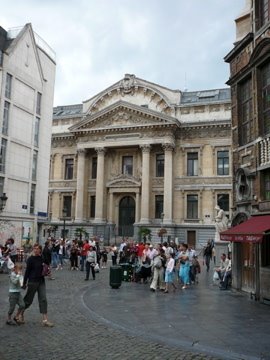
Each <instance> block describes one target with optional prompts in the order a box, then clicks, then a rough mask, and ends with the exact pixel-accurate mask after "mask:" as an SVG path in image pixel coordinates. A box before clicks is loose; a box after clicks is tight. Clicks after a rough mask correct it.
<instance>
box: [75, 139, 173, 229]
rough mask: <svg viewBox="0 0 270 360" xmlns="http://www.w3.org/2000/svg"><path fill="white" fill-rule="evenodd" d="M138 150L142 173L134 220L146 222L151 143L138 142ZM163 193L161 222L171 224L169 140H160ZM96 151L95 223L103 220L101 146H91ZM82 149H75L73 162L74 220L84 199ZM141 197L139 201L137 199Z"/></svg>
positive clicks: (103, 151) (80, 215)
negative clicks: (75, 159) (74, 167)
mask: <svg viewBox="0 0 270 360" xmlns="http://www.w3.org/2000/svg"><path fill="white" fill-rule="evenodd" d="M140 148H141V151H142V177H141V193H139V192H136V213H135V221H136V223H140V224H149V222H150V193H151V184H150V153H151V144H143V145H140ZM163 149H164V155H165V156H164V157H165V163H164V197H163V204H164V206H163V212H164V217H163V223H164V224H172V222H173V150H174V145H173V144H164V145H163ZM95 150H96V152H97V180H96V207H95V219H94V222H95V223H105V222H106V215H105V205H104V192H105V188H104V186H105V157H106V155H105V154H106V150H107V148H105V147H99V148H96V149H95ZM85 154H86V150H85V149H79V150H78V162H77V189H76V190H77V196H76V204H75V221H76V222H81V221H83V209H84V199H85V191H84V189H85V161H86V157H85ZM113 200H114V199H113V193H112V192H110V193H109V214H108V219H107V220H108V221H109V222H113ZM140 200H141V201H140Z"/></svg>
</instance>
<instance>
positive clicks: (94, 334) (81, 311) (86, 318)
mask: <svg viewBox="0 0 270 360" xmlns="http://www.w3.org/2000/svg"><path fill="white" fill-rule="evenodd" d="M54 275H55V278H56V279H55V280H54V281H50V280H47V281H46V283H47V297H48V303H49V319H50V320H51V321H53V322H54V323H55V327H53V328H44V327H42V326H41V316H40V314H39V311H38V303H37V299H35V300H34V303H33V304H32V306H31V307H30V308H29V309H28V310H27V312H26V324H25V325H21V326H7V325H6V324H5V320H6V312H7V309H8V276H7V275H4V274H0V305H1V316H0V360H11V359H12V360H32V359H35V360H36V359H43V358H45V359H46V360H54V359H55V360H62V359H65V360H69V359H72V360H80V359H82V360H83V359H105V360H106V359H123V360H124V359H145V360H147V359H149V360H150V359H151V360H152V359H170V360H172V359H186V360H189V359H194V360H199V359H231V358H234V359H236V357H235V356H234V357H231V356H230V355H228V354H226V351H225V352H224V354H223V355H222V352H221V353H220V356H216V355H215V354H216V353H215V352H213V353H211V348H210V347H206V348H205V351H204V350H203V347H200V348H197V347H196V342H194V344H191V345H190V347H189V348H187V347H186V346H184V345H185V344H184V343H181V342H179V343H177V341H173V340H174V336H175V335H176V336H175V338H176V339H177V338H179V339H181V337H182V334H181V333H179V334H174V336H173V332H172V333H170V332H169V331H167V327H166V326H165V324H164V319H162V318H161V324H160V326H159V330H160V329H161V328H162V324H163V325H164V336H163V338H162V337H158V336H156V337H155V336H152V334H151V333H152V332H153V335H154V334H155V331H156V328H155V327H156V324H155V323H153V327H152V330H151V321H150V319H151V316H153V313H152V314H151V312H149V311H148V309H149V308H148V306H149V304H147V299H148V298H149V299H151V296H152V295H154V296H156V298H157V302H155V303H156V309H155V308H151V309H152V310H153V311H157V314H158V312H159V311H160V310H161V308H160V306H163V305H162V302H163V301H164V298H165V297H166V295H164V296H163V298H161V297H160V298H158V296H157V295H161V294H152V293H150V291H149V287H148V286H144V285H139V284H130V283H124V284H122V287H121V291H122V292H121V291H119V290H120V289H119V290H112V289H110V287H109V284H108V275H109V269H104V270H101V273H100V274H98V276H97V279H96V280H95V281H93V280H90V281H89V282H85V281H84V280H83V279H84V274H83V273H82V272H81V271H70V270H68V269H67V268H65V269H64V270H63V271H58V272H54ZM134 289H135V291H136V289H137V290H138V289H139V292H140V293H139V295H140V298H136V294H135V293H134ZM105 292H107V295H106V294H105ZM128 294H130V295H129V297H128ZM134 294H135V295H134ZM142 294H144V297H143V298H142ZM162 295H163V294H162ZM122 296H124V298H125V301H126V303H125V305H124V306H123V303H122V302H121V301H119V299H121V297H122ZM168 296H171V297H172V296H173V294H168ZM176 296H178V295H176ZM159 299H161V300H159ZM116 301H117V302H116ZM140 301H141V302H140ZM166 302H167V305H169V304H170V302H171V298H169V297H168V298H166ZM159 303H161V305H159ZM117 304H118V305H117ZM150 305H151V306H152V307H153V302H151V304H150ZM172 305H173V306H172V307H171V308H170V307H168V308H167V310H166V311H167V312H171V313H172V314H173V313H175V311H176V309H175V308H174V304H173V303H172ZM95 308H96V309H97V312H95ZM121 308H122V309H123V311H122V314H121ZM137 309H141V311H140V314H143V312H145V313H149V314H150V316H148V317H147V316H146V317H145V321H146V322H147V326H146V327H145V328H144V330H145V331H141V332H140V331H138V332H137V330H140V327H138V324H137V323H135V326H134V327H133V326H132V321H133V320H132V318H134V317H135V318H136V311H137ZM117 313H118V314H119V317H117ZM130 313H132V316H131V317H130V316H129V314H130ZM111 314H113V316H110V315H111ZM268 314H269V313H268ZM165 315H166V314H165ZM124 316H126V317H127V318H129V321H126V322H125V320H124V319H125V317H124ZM168 317H169V318H170V320H168V321H169V322H171V314H169V313H168ZM135 318H134V321H135ZM139 318H140V317H139ZM142 322H143V320H142ZM123 323H124V326H123ZM141 326H142V328H141V329H143V324H141ZM217 326H219V325H218V324H217ZM266 326H268V324H266ZM206 328H207V327H206ZM171 331H173V329H171ZM177 331H178V330H177ZM183 333H185V326H183ZM268 334H269V332H268ZM228 336H229V334H228ZM170 338H171V340H172V341H169V340H170ZM182 345H183V346H182ZM251 358H252V359H255V357H250V359H251ZM257 358H258V359H259V358H261V359H268V357H267V355H264V354H263V351H262V353H261V356H260V357H257ZM238 359H248V356H242V357H238Z"/></svg>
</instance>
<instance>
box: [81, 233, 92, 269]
mask: <svg viewBox="0 0 270 360" xmlns="http://www.w3.org/2000/svg"><path fill="white" fill-rule="evenodd" d="M89 250H90V245H89V243H88V240H84V241H83V246H82V249H81V269H80V270H81V271H84V264H85V260H86V256H87V253H88V251H89Z"/></svg>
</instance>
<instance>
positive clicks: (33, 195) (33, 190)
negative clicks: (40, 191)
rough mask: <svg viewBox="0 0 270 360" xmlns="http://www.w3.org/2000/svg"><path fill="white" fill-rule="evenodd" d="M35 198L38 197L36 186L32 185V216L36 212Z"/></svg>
mask: <svg viewBox="0 0 270 360" xmlns="http://www.w3.org/2000/svg"><path fill="white" fill-rule="evenodd" d="M35 197H36V185H35V184H32V185H31V195H30V214H34V212H35Z"/></svg>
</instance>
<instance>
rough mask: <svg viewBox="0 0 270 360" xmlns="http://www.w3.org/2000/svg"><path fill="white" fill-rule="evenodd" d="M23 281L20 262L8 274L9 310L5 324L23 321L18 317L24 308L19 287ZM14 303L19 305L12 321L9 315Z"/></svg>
mask: <svg viewBox="0 0 270 360" xmlns="http://www.w3.org/2000/svg"><path fill="white" fill-rule="evenodd" d="M22 282H23V276H22V265H21V264H18V263H17V264H15V266H14V268H13V269H12V271H11V274H10V280H9V310H8V318H7V321H6V324H7V325H15V323H16V324H17V325H20V324H22V323H23V322H22V321H21V319H20V315H21V314H22V312H23V310H24V301H23V297H22V294H21V287H22ZM16 305H18V306H19V308H18V310H17V313H16V315H15V317H14V318H13V320H14V321H15V323H14V322H13V321H12V319H11V316H12V314H13V312H14V310H15V307H16Z"/></svg>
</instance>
